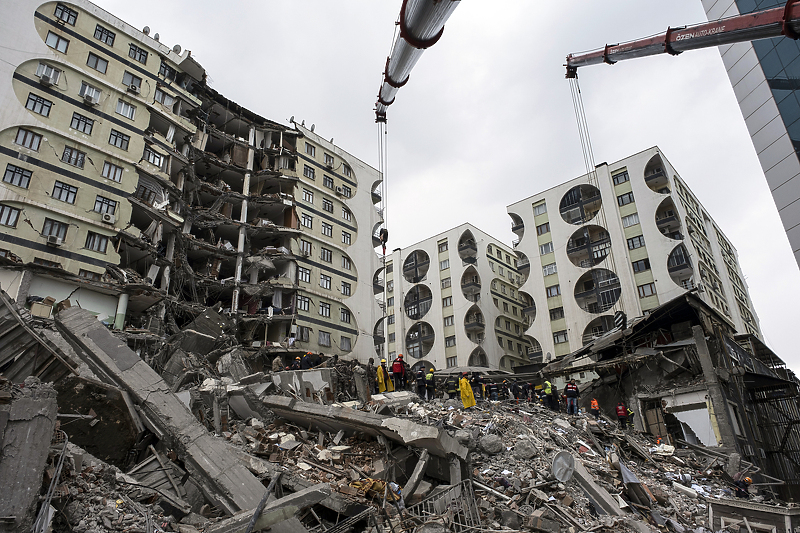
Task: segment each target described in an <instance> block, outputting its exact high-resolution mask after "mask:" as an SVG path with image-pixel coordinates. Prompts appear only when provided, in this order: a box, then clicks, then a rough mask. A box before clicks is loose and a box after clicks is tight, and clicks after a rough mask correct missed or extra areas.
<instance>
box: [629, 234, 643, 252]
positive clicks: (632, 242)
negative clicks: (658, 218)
mask: <svg viewBox="0 0 800 533" xmlns="http://www.w3.org/2000/svg"><path fill="white" fill-rule="evenodd" d="M642 246H644V235H637V236H636V237H631V238H630V239H628V250H635V249H636V248H641V247H642Z"/></svg>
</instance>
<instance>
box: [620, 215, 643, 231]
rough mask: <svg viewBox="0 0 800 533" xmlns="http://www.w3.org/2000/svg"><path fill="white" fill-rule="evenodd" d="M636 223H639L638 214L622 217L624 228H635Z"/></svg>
mask: <svg viewBox="0 0 800 533" xmlns="http://www.w3.org/2000/svg"><path fill="white" fill-rule="evenodd" d="M638 223H639V213H634V214H632V215H628V216H626V217H622V226H623V227H625V228H629V227H631V226H635V225H636V224H638Z"/></svg>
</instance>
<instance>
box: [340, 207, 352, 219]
mask: <svg viewBox="0 0 800 533" xmlns="http://www.w3.org/2000/svg"><path fill="white" fill-rule="evenodd" d="M342 218H343V219H345V220H346V221H348V222H350V221H352V220H353V214H352V213H351V212H350V210H349V209H347V208H346V207H343V208H342Z"/></svg>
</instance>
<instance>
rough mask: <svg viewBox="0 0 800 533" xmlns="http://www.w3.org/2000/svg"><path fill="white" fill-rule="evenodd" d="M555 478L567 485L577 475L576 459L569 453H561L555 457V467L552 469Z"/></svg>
mask: <svg viewBox="0 0 800 533" xmlns="http://www.w3.org/2000/svg"><path fill="white" fill-rule="evenodd" d="M550 472H551V473H552V474H553V477H554V478H556V479H557V480H559V481H560V482H561V483H566V482H567V481H569V480H570V479H571V478H572V474H573V473H575V458H574V457H572V454H571V453H569V452H567V451H561V452H558V453H557V454H556V456H555V457H553V467H552V468H551V469H550Z"/></svg>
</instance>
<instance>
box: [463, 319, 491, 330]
mask: <svg viewBox="0 0 800 533" xmlns="http://www.w3.org/2000/svg"><path fill="white" fill-rule="evenodd" d="M464 329H465V330H466V331H483V330H484V329H486V323H485V322H484V321H483V317H467V319H466V320H465V321H464Z"/></svg>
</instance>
